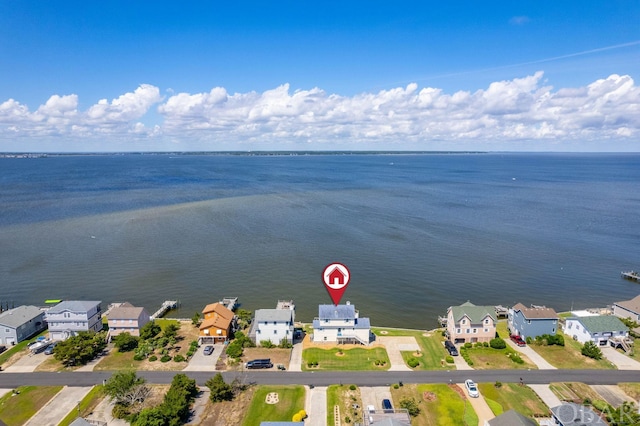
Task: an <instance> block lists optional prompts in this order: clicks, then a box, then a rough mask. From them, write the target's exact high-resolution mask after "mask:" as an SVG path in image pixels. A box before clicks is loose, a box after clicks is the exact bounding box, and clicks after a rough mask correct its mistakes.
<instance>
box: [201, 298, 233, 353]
mask: <svg viewBox="0 0 640 426" xmlns="http://www.w3.org/2000/svg"><path fill="white" fill-rule="evenodd" d="M202 318H203V320H202V322H201V323H200V333H199V339H200V341H201V342H202V343H222V342H225V341H226V340H227V339H229V337H230V336H231V331H232V329H233V326H234V324H235V314H234V313H233V311H230V310H229V309H227V308H226V307H225V306H224V305H223V304H221V303H217V302H216V303H211V304H209V305H207V306H205V307H204V309H203V310H202Z"/></svg>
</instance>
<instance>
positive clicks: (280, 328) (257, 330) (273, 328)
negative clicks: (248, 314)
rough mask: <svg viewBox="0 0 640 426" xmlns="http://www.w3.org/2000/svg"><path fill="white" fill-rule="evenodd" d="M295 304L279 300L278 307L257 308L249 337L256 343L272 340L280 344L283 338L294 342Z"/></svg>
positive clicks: (275, 343)
mask: <svg viewBox="0 0 640 426" xmlns="http://www.w3.org/2000/svg"><path fill="white" fill-rule="evenodd" d="M295 318H296V315H295V305H294V304H293V302H292V301H279V302H278V305H277V307H276V309H257V310H256V311H255V314H254V318H253V322H252V323H251V329H250V330H249V338H250V339H251V340H252V341H253V342H254V343H255V344H256V345H260V342H263V341H270V342H271V343H273V344H274V345H279V344H280V343H281V342H282V341H283V340H286V341H287V342H289V343H293V323H294V322H295Z"/></svg>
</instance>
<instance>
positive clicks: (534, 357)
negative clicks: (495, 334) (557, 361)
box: [505, 339, 556, 370]
mask: <svg viewBox="0 0 640 426" xmlns="http://www.w3.org/2000/svg"><path fill="white" fill-rule="evenodd" d="M505 342H507V344H508V345H509V346H511V347H512V348H513V349H514V350H515V351H517V352H520V353H521V354H523V355H524V356H526V357H527V358H529V359H530V360H531V362H533V363H534V364H535V365H536V366H537V367H538V368H539V369H540V370H556V367H554V366H553V365H551V364H549V363H548V362H547V361H546V360H545V359H544V358H542V357H541V356H540V354H538V353H537V352H536V351H534V350H533V349H531V348H530V347H529V345H527V346H518V345H516V344H515V343H513V341H512V340H511V339H505Z"/></svg>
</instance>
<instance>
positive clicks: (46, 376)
mask: <svg viewBox="0 0 640 426" xmlns="http://www.w3.org/2000/svg"><path fill="white" fill-rule="evenodd" d="M177 373H180V371H139V372H138V375H139V376H141V377H144V378H145V379H146V380H147V382H148V383H151V384H168V383H171V380H172V379H173V376H175V375H176V374H177ZM111 374H112V372H73V373H71V372H70V373H44V372H43V373H8V372H4V371H3V372H0V388H4V389H13V388H16V387H18V386H23V385H35V386H43V385H68V386H91V385H96V384H100V383H102V381H103V380H107V379H109V377H111ZM184 374H186V375H187V376H189V377H191V378H193V379H196V382H197V383H198V385H201V386H204V383H205V382H206V381H207V380H208V379H209V378H211V377H212V376H213V375H214V374H216V373H215V372H205V371H201V372H198V371H189V372H184ZM222 374H223V376H224V378H225V381H227V382H230V381H231V380H233V379H234V378H236V377H237V378H238V379H240V380H241V381H243V382H244V383H247V384H249V383H257V384H272V385H284V384H301V385H313V386H328V385H332V384H340V383H349V384H351V383H353V384H356V385H358V386H388V385H391V384H393V383H398V382H403V383H462V382H464V380H465V379H472V380H474V381H475V382H496V381H500V382H503V383H519V382H520V379H522V380H523V381H524V383H526V384H529V383H531V384H546V383H550V382H583V383H586V384H589V385H613V384H617V383H620V382H640V371H623V370H470V371H457V370H451V371H406V372H404V371H391V372H367V371H360V372H349V371H332V372H291V371H273V372H257V371H245V372H225V373H222Z"/></svg>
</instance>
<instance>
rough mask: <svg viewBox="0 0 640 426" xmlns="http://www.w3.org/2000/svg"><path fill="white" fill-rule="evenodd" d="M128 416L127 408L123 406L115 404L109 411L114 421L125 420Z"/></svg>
mask: <svg viewBox="0 0 640 426" xmlns="http://www.w3.org/2000/svg"><path fill="white" fill-rule="evenodd" d="M129 414H130V413H129V408H128V407H127V406H126V405H124V404H115V405H114V406H113V409H112V410H111V415H112V416H113V417H114V418H116V419H125V418H127V416H128V415H129Z"/></svg>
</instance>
